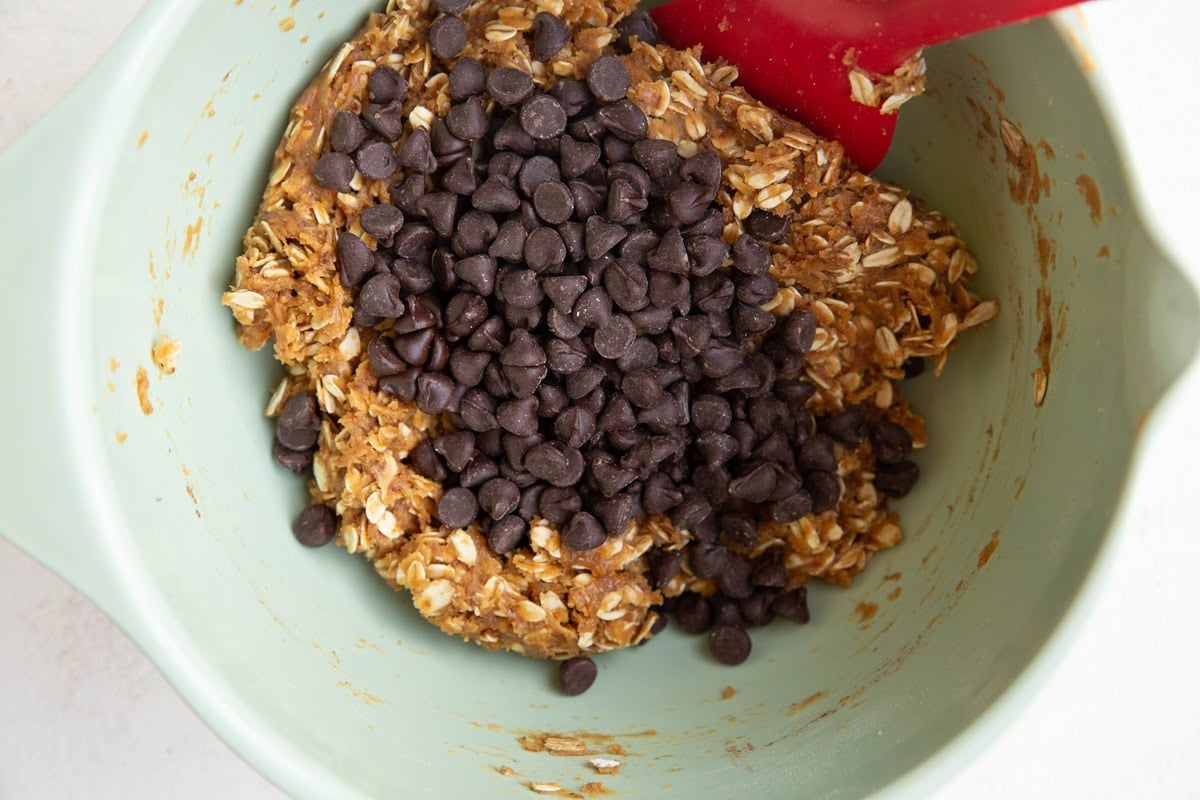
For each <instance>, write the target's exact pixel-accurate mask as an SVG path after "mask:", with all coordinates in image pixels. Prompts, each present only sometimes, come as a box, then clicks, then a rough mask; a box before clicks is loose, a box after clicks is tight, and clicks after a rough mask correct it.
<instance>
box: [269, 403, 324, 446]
mask: <svg viewBox="0 0 1200 800" xmlns="http://www.w3.org/2000/svg"><path fill="white" fill-rule="evenodd" d="M320 433H321V409H320V406H319V405H318V404H317V398H316V395H314V394H312V393H309V392H300V393H298V394H294V395H292V396H291V397H289V398H288V401H287V402H286V403H284V406H283V410H282V411H281V412H280V413H279V417H278V419H276V420H275V439H276V441H278V442H279V444H281V445H283V446H284V447H286V448H287V449H289V450H296V451H304V450H308V449H310V448H312V447H314V446H316V444H317V437H318V435H319V434H320Z"/></svg>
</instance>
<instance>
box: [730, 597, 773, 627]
mask: <svg viewBox="0 0 1200 800" xmlns="http://www.w3.org/2000/svg"><path fill="white" fill-rule="evenodd" d="M778 594H779V590H778V589H772V588H757V589H755V590H754V593H753V594H752V595H750V596H749V597H747V598H745V599H744V600H740V601H738V612H739V613H740V614H741V616H742V619H744V620H745V621H746V624H747V625H750V626H752V627H758V626H762V625H769V624H770V623H771V620H773V619H775V612H774V611H772V610H771V603H773V602H774V601H775V597H776V596H777V595H778Z"/></svg>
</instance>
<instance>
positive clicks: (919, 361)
mask: <svg viewBox="0 0 1200 800" xmlns="http://www.w3.org/2000/svg"><path fill="white" fill-rule="evenodd" d="M901 367H902V368H903V370H904V378H905V379H906V380H907V379H908V378H915V377H917V376H918V375H920V374H921V373H923V372H924V371H925V359H923V358H921V357H920V356H913V357H912V358H908V359H905V361H904V363H903V364H902V365H901Z"/></svg>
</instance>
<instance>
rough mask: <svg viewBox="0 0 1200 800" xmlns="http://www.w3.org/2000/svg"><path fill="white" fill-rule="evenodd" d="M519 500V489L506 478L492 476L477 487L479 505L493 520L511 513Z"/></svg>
mask: <svg viewBox="0 0 1200 800" xmlns="http://www.w3.org/2000/svg"><path fill="white" fill-rule="evenodd" d="M520 501H521V492H520V490H519V489H517V487H516V484H514V483H513V482H512V481H510V480H508V479H507V478H492V479H491V480H490V481H488V482H487V483H485V484H484V485H483V486H481V487H480V488H479V507H480V509H482V510H483V511H484V513H486V514H488V515H489V516H490V517H491V518H492V519H494V520H496V519H501V518H502V517H506V516H508V515H509V514H511V513H512V512H513V511H515V510H516V508H517V503H519V502H520Z"/></svg>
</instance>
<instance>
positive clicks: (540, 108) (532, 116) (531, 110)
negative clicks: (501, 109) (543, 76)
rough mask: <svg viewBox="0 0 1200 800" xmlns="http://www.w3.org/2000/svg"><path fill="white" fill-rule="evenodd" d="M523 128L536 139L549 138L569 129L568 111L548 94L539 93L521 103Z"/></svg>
mask: <svg viewBox="0 0 1200 800" xmlns="http://www.w3.org/2000/svg"><path fill="white" fill-rule="evenodd" d="M518 116H519V118H520V120H521V129H522V130H524V131H525V132H526V133H528V134H529V135H530V136H532V137H533V138H534V139H549V138H551V137H555V136H558V135H560V134H561V133H562V132H563V131H565V130H566V129H567V112H566V110H564V109H563V107H562V103H560V102H558V101H557V100H555V99H554V97H553V96H551V95H548V94H537V95H534V96H533V97H530V98H529V99H528V100H526V101H525V102H523V103H522V104H521V111H520V113H519V115H518Z"/></svg>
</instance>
